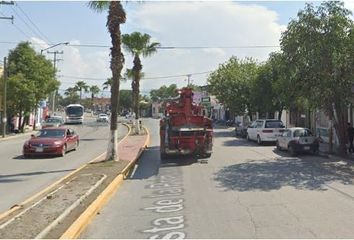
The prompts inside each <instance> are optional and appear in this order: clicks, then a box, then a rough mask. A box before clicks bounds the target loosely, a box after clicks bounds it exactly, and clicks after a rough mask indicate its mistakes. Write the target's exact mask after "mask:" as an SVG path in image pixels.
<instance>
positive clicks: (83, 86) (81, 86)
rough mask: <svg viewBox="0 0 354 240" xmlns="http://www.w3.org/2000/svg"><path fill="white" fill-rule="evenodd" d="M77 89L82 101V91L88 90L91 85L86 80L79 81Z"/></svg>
mask: <svg viewBox="0 0 354 240" xmlns="http://www.w3.org/2000/svg"><path fill="white" fill-rule="evenodd" d="M74 88H75V89H76V90H77V91H79V92H80V101H81V99H82V91H84V92H88V89H89V86H88V85H87V84H86V83H85V82H84V81H78V82H76V83H75V87H74Z"/></svg>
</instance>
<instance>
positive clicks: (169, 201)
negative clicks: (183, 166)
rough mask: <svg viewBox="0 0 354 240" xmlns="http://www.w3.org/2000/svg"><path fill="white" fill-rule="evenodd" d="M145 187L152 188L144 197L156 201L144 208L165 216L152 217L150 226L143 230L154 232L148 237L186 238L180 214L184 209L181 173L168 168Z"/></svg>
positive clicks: (182, 217) (183, 220) (183, 218)
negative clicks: (149, 193)
mask: <svg viewBox="0 0 354 240" xmlns="http://www.w3.org/2000/svg"><path fill="white" fill-rule="evenodd" d="M146 188H148V189H152V190H153V191H152V194H151V195H149V196H146V197H147V198H152V199H156V201H155V202H154V203H153V206H152V207H146V208H144V210H151V211H153V212H154V213H157V214H159V216H160V215H163V214H166V215H167V216H163V217H160V218H156V219H154V220H153V221H152V225H153V226H152V228H151V229H148V230H144V231H143V232H144V233H152V234H154V235H152V236H150V239H162V238H163V239H184V238H186V233H185V232H183V231H182V230H183V229H184V227H185V217H184V216H183V215H181V211H183V209H184V199H183V198H182V197H183V192H184V189H183V183H182V179H181V173H179V172H176V171H172V170H168V171H166V172H164V174H161V175H159V176H157V177H156V178H155V180H154V183H152V184H149V185H147V186H146ZM159 198H160V199H159ZM157 199H159V200H157Z"/></svg>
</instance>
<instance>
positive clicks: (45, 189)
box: [0, 124, 131, 221]
mask: <svg viewBox="0 0 354 240" xmlns="http://www.w3.org/2000/svg"><path fill="white" fill-rule="evenodd" d="M123 125H125V126H126V127H128V133H127V134H126V135H125V136H124V137H123V138H122V139H121V140H120V141H119V142H121V141H123V140H124V139H125V138H127V137H128V136H129V134H130V132H131V128H130V126H129V125H128V124H123ZM118 144H119V143H118ZM104 154H106V152H103V153H101V154H100V155H98V156H97V157H95V158H94V159H92V160H91V161H89V162H88V163H85V164H84V165H82V166H80V167H78V168H77V169H75V170H74V171H72V172H71V173H69V174H68V175H65V176H63V177H62V178H60V179H58V180H57V181H55V182H54V183H52V184H50V185H49V186H48V187H46V188H44V189H43V190H41V191H39V192H38V193H36V194H34V195H33V196H31V197H29V198H27V199H26V200H24V201H23V202H21V203H20V204H15V205H14V206H13V207H11V208H10V209H9V210H7V211H6V212H4V213H1V214H0V221H1V220H2V219H3V218H5V217H7V216H9V215H10V214H11V213H13V212H15V211H16V210H18V209H21V208H22V207H23V206H24V205H26V204H28V203H29V202H31V201H33V200H34V199H36V198H37V197H39V196H40V195H42V194H43V193H45V192H47V191H49V189H52V188H54V187H55V186H56V185H58V184H59V183H60V182H62V181H65V180H66V179H68V178H69V177H71V176H72V175H74V174H75V173H77V172H79V171H80V170H81V169H83V168H84V167H86V166H87V165H88V164H90V163H92V162H94V161H96V160H97V159H99V158H101V157H102V156H103V155H104Z"/></svg>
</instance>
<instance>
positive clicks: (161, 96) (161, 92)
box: [150, 84, 178, 101]
mask: <svg viewBox="0 0 354 240" xmlns="http://www.w3.org/2000/svg"><path fill="white" fill-rule="evenodd" d="M177 96H178V92H177V85H176V84H171V85H170V86H166V85H163V86H161V87H160V88H159V89H153V90H151V91H150V98H151V100H152V101H164V100H166V99H169V98H174V97H177Z"/></svg>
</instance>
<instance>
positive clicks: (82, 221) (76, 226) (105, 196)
mask: <svg viewBox="0 0 354 240" xmlns="http://www.w3.org/2000/svg"><path fill="white" fill-rule="evenodd" d="M144 129H145V131H146V133H147V138H146V140H145V143H144V145H143V146H142V147H141V148H140V151H139V152H138V155H137V156H136V158H135V159H134V160H133V161H131V162H130V163H129V164H128V166H126V167H125V168H124V169H123V170H122V172H121V173H120V174H118V176H117V177H116V178H115V179H114V180H113V181H112V182H111V183H110V184H109V185H108V186H107V187H106V188H105V190H103V192H102V193H101V194H100V195H99V196H98V197H97V198H96V200H95V201H93V202H92V203H91V204H90V206H89V207H88V208H87V209H86V210H85V211H84V212H83V213H82V214H81V215H80V216H79V217H78V218H77V219H76V220H75V221H74V223H73V224H72V225H71V226H70V227H69V228H68V229H67V230H66V231H65V233H64V234H63V235H61V237H60V239H77V238H78V237H79V236H80V234H81V233H82V232H83V231H84V230H85V229H86V227H87V226H88V225H89V223H90V222H91V221H92V220H93V218H94V217H95V216H96V214H97V213H98V212H99V211H100V210H101V209H102V207H103V206H104V205H105V204H106V203H107V202H108V201H109V199H110V198H111V197H112V196H113V194H114V193H115V192H116V191H117V189H118V188H119V186H120V185H121V184H122V183H123V180H124V179H125V177H126V176H127V174H128V173H129V171H130V169H131V168H132V167H133V166H134V165H135V163H136V161H137V160H138V159H139V157H140V156H141V154H142V152H143V151H144V149H145V148H146V147H147V146H148V144H149V143H150V132H149V130H148V129H147V128H145V127H144Z"/></svg>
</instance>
